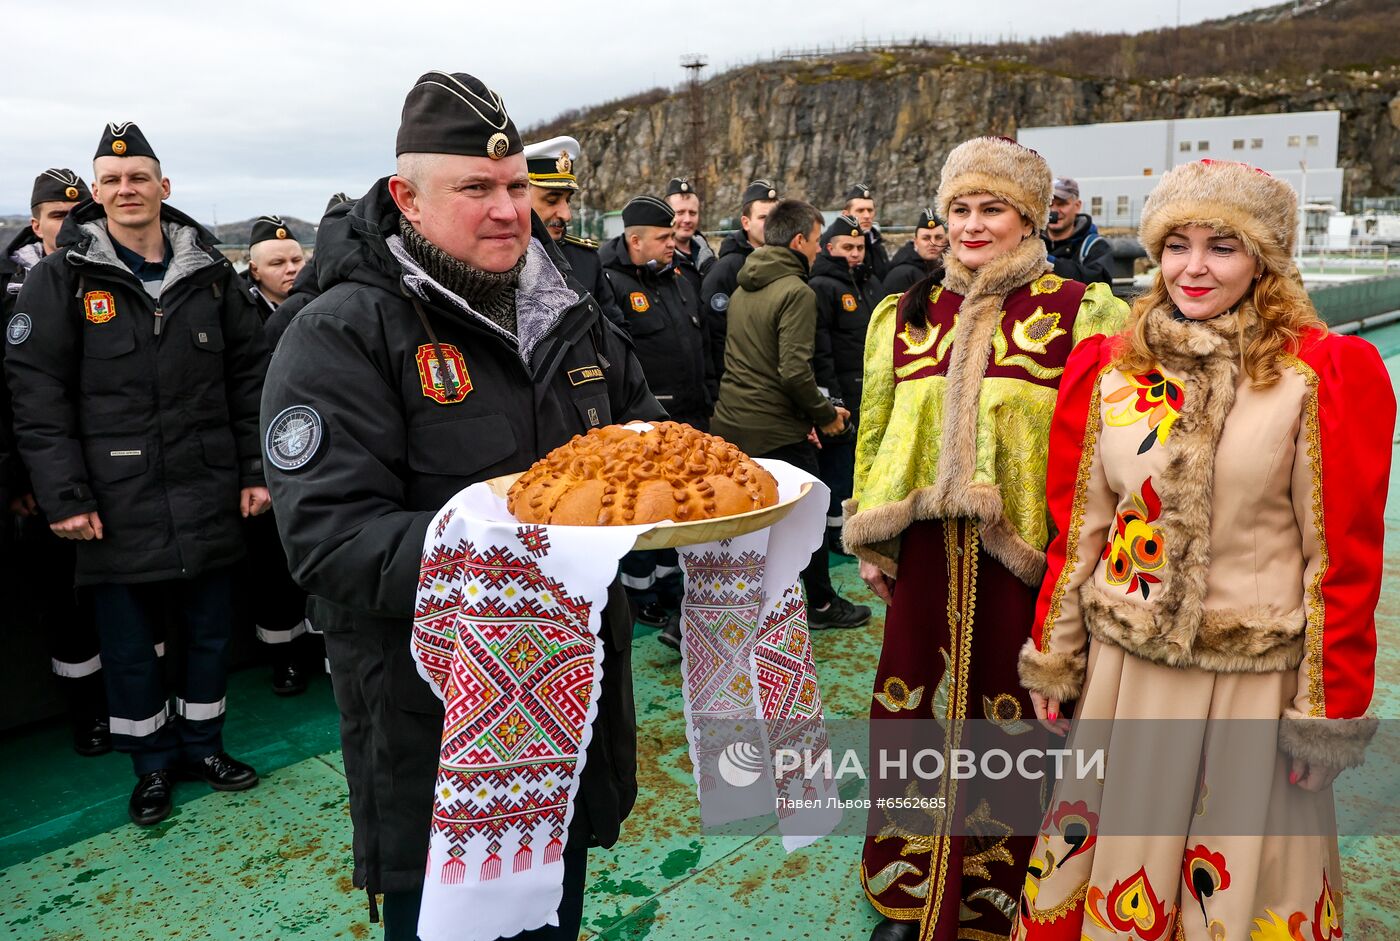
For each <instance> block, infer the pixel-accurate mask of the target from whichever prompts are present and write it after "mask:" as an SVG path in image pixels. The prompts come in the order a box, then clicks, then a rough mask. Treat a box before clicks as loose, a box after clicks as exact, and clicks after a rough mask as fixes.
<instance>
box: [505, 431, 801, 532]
mask: <svg viewBox="0 0 1400 941" xmlns="http://www.w3.org/2000/svg"><path fill="white" fill-rule="evenodd" d="M777 502H778V482H777V481H776V480H774V479H773V475H772V474H770V473H768V471H766V470H764V469H763V468H762V467H761V466H759V465H758V464H757V463H755V462H754V461H753V460H752V459H750V458H749V457H748V456H747V455H745V454H744V453H743V452H742V451H740V450H739V449H738V448H736V447H735V446H734V445H732V444H730V443H729V442H728V441H725V440H724V439H723V438H716V437H715V436H714V435H707V434H705V433H704V432H703V431H697V430H696V429H694V428H692V427H690V426H689V425H681V424H677V423H676V422H669V421H667V422H658V423H656V424H655V425H653V426H652V428H651V429H650V430H648V431H642V432H637V431H632V430H629V429H626V428H623V427H622V426H620V425H609V426H608V427H606V428H595V429H593V430H592V431H590V432H589V433H588V434H586V435H578V436H577V437H575V438H574V439H573V440H572V441H570V442H568V443H567V444H564V445H561V446H559V447H557V448H555V449H554V450H553V451H551V452H549V454H547V455H546V456H545V457H544V458H543V459H541V460H539V461H536V462H535V465H534V466H533V467H531V468H530V469H529V470H528V471H526V472H525V473H524V474H521V475H520V479H519V480H517V481H516V482H515V483H514V484H512V485H511V488H510V491H509V493H508V494H507V497H506V506H507V508H508V509H509V510H510V513H511V515H512V516H514V517H515V518H516V519H518V520H520V521H521V522H522V523H552V524H554V525H562V526H628V525H632V524H639V523H659V522H661V521H662V520H674V521H676V522H678V523H689V522H693V521H695V520H707V519H714V518H716V517H720V516H733V515H735V514H736V513H747V512H749V511H750V510H761V509H763V508H764V507H769V506H773V505H774V504H775V503H777Z"/></svg>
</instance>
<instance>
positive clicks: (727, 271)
mask: <svg viewBox="0 0 1400 941" xmlns="http://www.w3.org/2000/svg"><path fill="white" fill-rule="evenodd" d="M753 250H754V249H753V246H752V245H750V244H749V236H748V233H746V232H745V231H744V230H743V229H740V230H739V231H738V232H731V233H729V235H727V236H726V237H725V239H724V241H723V242H720V244H719V257H718V258H717V259H716V260H715V261H714V263H713V264H711V265H710V269H709V270H708V271H706V272H705V277H704V281H703V282H702V285H701V288H700V310H701V313H702V316H704V317H705V318H706V325H707V326H708V327H709V333H710V358H711V359H713V360H714V363H715V381H716V382H718V381H719V379H720V378H721V377H723V376H724V338H725V335H726V334H727V332H728V329H729V301H730V299H731V298H733V296H734V292H735V291H737V290H738V289H739V271H740V269H742V268H743V267H744V262H746V261H748V260H749V255H751V254H753Z"/></svg>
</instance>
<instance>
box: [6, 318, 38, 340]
mask: <svg viewBox="0 0 1400 941" xmlns="http://www.w3.org/2000/svg"><path fill="white" fill-rule="evenodd" d="M33 329H34V321H32V320H30V319H29V315H28V314H15V315H14V316H13V317H11V318H10V323H9V325H8V326H7V327H5V339H6V340H8V341H9V344H10V345H11V346H19V345H20V344H21V343H23V342H24V341H25V340H28V339H29V332H30V331H31V330H33Z"/></svg>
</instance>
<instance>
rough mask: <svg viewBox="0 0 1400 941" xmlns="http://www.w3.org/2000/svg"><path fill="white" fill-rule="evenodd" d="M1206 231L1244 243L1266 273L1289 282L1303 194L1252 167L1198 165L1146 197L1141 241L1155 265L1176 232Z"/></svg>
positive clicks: (1166, 178)
mask: <svg viewBox="0 0 1400 941" xmlns="http://www.w3.org/2000/svg"><path fill="white" fill-rule="evenodd" d="M1186 225H1203V226H1207V227H1209V228H1212V229H1214V230H1216V231H1217V232H1219V233H1220V234H1222V235H1232V236H1235V237H1237V238H1239V239H1240V240H1241V241H1242V242H1244V243H1245V248H1246V249H1247V250H1248V251H1249V253H1250V254H1251V255H1253V256H1254V257H1255V258H1258V259H1259V260H1260V261H1261V262H1262V263H1263V265H1264V267H1265V268H1267V269H1269V270H1271V271H1274V272H1276V273H1277V274H1281V275H1284V276H1285V277H1287V276H1289V275H1290V274H1291V273H1292V271H1293V261H1292V255H1293V246H1294V244H1295V243H1296V241H1297V235H1298V194H1297V193H1295V192H1294V191H1293V187H1291V186H1289V185H1288V184H1287V183H1285V182H1284V181H1283V180H1280V179H1278V178H1277V177H1272V176H1270V175H1269V174H1267V173H1265V172H1264V171H1263V170H1260V169H1258V168H1257V167H1252V166H1250V165H1249V164H1247V163H1234V162H1231V161H1222V160H1197V161H1195V162H1194V163H1185V164H1182V165H1181V166H1179V167H1175V168H1173V169H1171V170H1169V171H1167V173H1166V174H1165V175H1163V177H1162V182H1160V183H1158V184H1157V188H1156V189H1154V190H1153V191H1152V195H1150V196H1148V197H1147V206H1146V207H1145V208H1144V209H1143V213H1142V222H1141V223H1140V224H1139V226H1138V240H1139V241H1140V242H1142V247H1143V248H1145V249H1147V254H1148V256H1149V257H1150V258H1151V259H1152V262H1153V264H1161V261H1162V245H1163V243H1164V242H1166V240H1167V234H1168V233H1169V232H1171V231H1172V229H1175V228H1179V227H1181V226H1186Z"/></svg>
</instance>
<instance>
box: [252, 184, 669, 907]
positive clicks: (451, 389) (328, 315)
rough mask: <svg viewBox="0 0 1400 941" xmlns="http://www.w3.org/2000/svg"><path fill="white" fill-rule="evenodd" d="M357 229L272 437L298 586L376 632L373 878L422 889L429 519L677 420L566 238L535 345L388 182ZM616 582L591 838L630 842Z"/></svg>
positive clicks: (354, 767)
mask: <svg viewBox="0 0 1400 941" xmlns="http://www.w3.org/2000/svg"><path fill="white" fill-rule="evenodd" d="M345 222H346V224H345V225H344V226H339V227H336V228H335V234H334V235H333V237H332V236H327V237H325V238H320V239H318V240H317V259H316V262H317V265H316V267H317V272H318V275H319V287H320V289H321V294H320V295H319V296H317V297H316V298H315V299H314V300H312V301H311V302H310V303H308V304H307V305H306V307H305V308H304V309H303V310H302V311H301V313H299V314H298V315H297V316H296V317H295V318H294V319H293V320H292V322H291V324H290V326H288V328H287V332H286V333H285V334H284V335H283V337H282V340H281V342H280V343H279V344H278V347H277V352H276V353H275V354H274V356H273V358H272V365H271V367H270V368H269V370H268V378H267V387H266V391H265V393H264V396H263V431H264V443H265V446H266V447H267V448H268V481H269V484H270V486H271V489H272V494H273V502H274V505H275V506H276V509H277V523H278V529H279V530H280V532H281V536H282V542H283V545H284V546H285V548H286V550H287V558H288V561H289V563H290V565H291V569H292V575H293V577H294V578H295V579H296V580H297V582H298V583H299V584H301V586H302V587H303V588H305V589H306V590H307V591H309V592H311V593H312V594H314V595H316V596H318V597H319V598H320V599H324V601H325V602H328V603H329V604H328V605H327V607H328V608H329V609H331V610H333V611H334V612H335V616H334V617H329V616H327V617H324V621H325V623H326V628H327V629H328V630H330V631H339V632H345V631H352V632H355V634H356V635H357V638H356V640H355V646H356V648H357V649H358V650H359V651H360V653H359V654H358V655H357V657H356V658H355V659H354V660H353V661H352V662H350V663H349V664H347V669H348V670H350V671H353V675H351V676H349V677H347V679H346V681H347V682H353V683H358V684H359V686H358V688H359V689H360V690H361V692H362V694H363V697H364V698H363V700H356V699H354V698H353V697H346V700H345V702H344V703H342V706H341V708H342V728H343V729H359V730H360V731H359V732H358V733H356V734H355V735H349V734H348V733H347V736H346V741H345V746H346V775H347V778H348V779H349V784H350V795H351V797H350V801H351V813H352V816H353V818H354V823H355V858H356V868H355V881H356V883H357V884H359V885H366V886H368V887H369V888H370V889H371V890H372V891H411V890H413V889H414V888H416V887H417V886H418V885H420V884H421V883H422V880H423V860H424V858H425V856H426V853H427V846H428V834H429V827H428V823H429V820H430V817H431V806H432V799H433V781H434V775H435V772H436V767H437V761H436V756H437V752H438V748H439V745H440V739H441V731H442V714H443V707H442V704H441V702H440V701H439V700H438V699H437V697H436V696H435V695H434V694H433V692H432V690H431V689H430V688H429V686H428V684H427V683H425V682H424V681H422V679H421V678H419V676H418V674H417V672H416V670H415V669H414V664H413V658H412V655H411V653H410V649H409V639H410V635H411V630H412V616H413V607H414V596H415V591H416V587H417V583H418V572H419V564H420V558H421V554H422V550H423V541H424V536H425V534H426V532H427V528H428V524H429V522H430V521H431V520H432V517H433V516H434V514H436V513H437V511H438V510H439V509H441V508H442V506H443V505H444V504H445V503H446V502H447V501H448V500H449V499H450V498H451V497H452V496H453V495H454V494H455V493H457V492H458V491H459V490H461V489H462V488H463V487H466V486H468V485H469V484H472V483H475V482H478V481H482V480H487V479H489V478H492V477H496V476H500V475H503V474H510V473H516V472H519V471H523V470H525V469H526V468H528V467H529V466H530V465H531V464H532V463H533V462H534V461H536V460H537V459H539V458H540V457H542V456H544V455H545V454H546V453H548V452H549V451H550V450H552V449H553V448H555V447H558V446H559V445H561V444H563V443H565V442H566V441H568V440H569V439H570V438H572V437H573V436H574V435H576V434H580V433H583V432H586V431H587V430H588V429H589V428H593V427H597V426H601V425H606V424H609V423H613V422H624V421H631V420H634V419H641V420H648V419H659V418H661V417H663V415H664V412H663V411H662V409H661V407H660V406H659V405H658V404H657V402H656V400H655V398H653V397H652V395H651V393H650V391H649V390H648V389H647V386H646V381H645V379H644V378H643V376H642V370H641V367H640V365H639V364H638V362H637V359H636V357H634V356H633V355H632V353H631V350H630V349H629V346H628V342H627V339H626V337H625V335H623V334H622V332H621V331H620V330H618V329H617V328H616V327H615V326H613V325H612V324H610V323H609V322H608V321H607V319H606V318H605V317H604V316H603V313H602V310H601V309H600V307H599V305H598V304H597V302H596V301H594V300H592V299H591V298H588V297H583V298H582V299H580V297H579V294H580V292H581V289H580V288H578V286H577V285H576V283H574V282H571V281H566V280H565V279H564V277H563V276H562V275H561V274H560V271H559V269H558V265H559V264H562V262H560V261H557V255H555V251H556V249H554V247H553V245H546V244H543V243H541V242H540V240H539V239H533V240H532V241H531V244H530V248H529V255H528V260H527V263H526V266H525V268H524V271H523V272H522V274H521V281H520V288H519V291H518V293H517V299H516V304H517V310H518V313H519V318H520V326H519V334H520V335H519V338H518V339H517V337H512V336H510V335H508V334H506V333H505V332H504V331H503V330H501V329H500V328H499V327H497V326H496V325H495V324H493V323H492V322H491V321H489V320H487V319H486V318H485V317H482V316H481V315H479V314H477V313H475V312H473V311H471V310H470V309H468V308H466V307H464V306H462V304H461V303H460V302H459V301H456V300H454V299H453V297H452V296H450V295H448V294H447V292H445V291H444V290H443V289H442V288H440V287H439V286H437V284H436V283H435V282H433V281H432V280H431V279H430V278H428V277H427V275H425V274H424V273H423V272H422V270H421V268H419V267H418V265H417V264H416V263H415V262H413V261H412V259H411V257H410V256H408V254H407V253H406V252H405V251H404V250H403V249H402V241H401V240H400V238H399V235H398V232H399V212H398V209H397V208H396V207H395V205H394V202H393V200H392V198H391V197H390V196H389V191H388V181H387V179H384V180H380V181H379V182H378V183H376V184H375V185H374V187H373V188H372V189H371V190H370V191H369V193H368V194H366V195H365V196H364V197H363V198H362V199H361V200H360V201H359V202H357V203H355V204H354V205H353V207H352V208H351V209H350V211H349V213H348V215H347V216H346V218H345ZM323 232H324V230H323ZM546 241H548V239H547V237H546ZM415 301H416V303H415ZM419 310H421V316H420V313H419ZM439 350H440V351H441V352H440V353H439ZM443 365H445V367H446V368H442V366H443ZM449 378H450V381H448V380H449ZM614 588H615V589H616V590H615V591H614V592H612V594H611V596H610V597H611V599H612V600H611V603H610V604H609V607H608V609H607V611H606V612H605V614H604V620H605V623H604V626H603V638H604V640H605V642H606V643H605V645H604V649H605V662H604V683H603V690H602V693H601V695H600V697H599V712H598V719H597V723H596V724H595V726H594V733H593V739H592V742H591V744H590V745H589V749H588V757H587V761H586V766H585V769H584V771H583V774H582V778H581V781H580V788H579V794H578V799H577V803H576V805H575V808H576V812H575V815H574V819H573V823H572V825H571V827H570V836H569V840H570V843H571V844H574V845H578V844H579V842H580V841H582V842H583V843H584V844H586V843H587V842H589V841H590V840H596V841H597V842H599V843H602V844H604V845H611V844H612V843H613V842H614V841H615V840H616V838H617V834H618V828H619V826H620V824H621V821H622V820H623V819H624V818H625V817H626V816H627V813H628V812H629V811H630V809H631V806H632V803H633V801H634V799H635V796H636V721H635V715H634V712H633V707H632V699H631V660H630V654H631V636H632V635H631V632H632V619H631V615H630V612H629V611H628V609H627V602H626V599H625V596H624V595H623V594H622V592H621V588H620V587H619V585H614ZM331 646H339V644H331V643H329V642H328V647H331ZM333 668H334V669H340V666H339V665H336V664H335V662H334V659H333ZM337 699H338V700H340V699H341V696H340V689H339V688H337ZM378 736H384V738H383V739H382V740H381V739H379V738H378ZM370 738H373V739H374V740H373V741H368V740H367V739H370Z"/></svg>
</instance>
